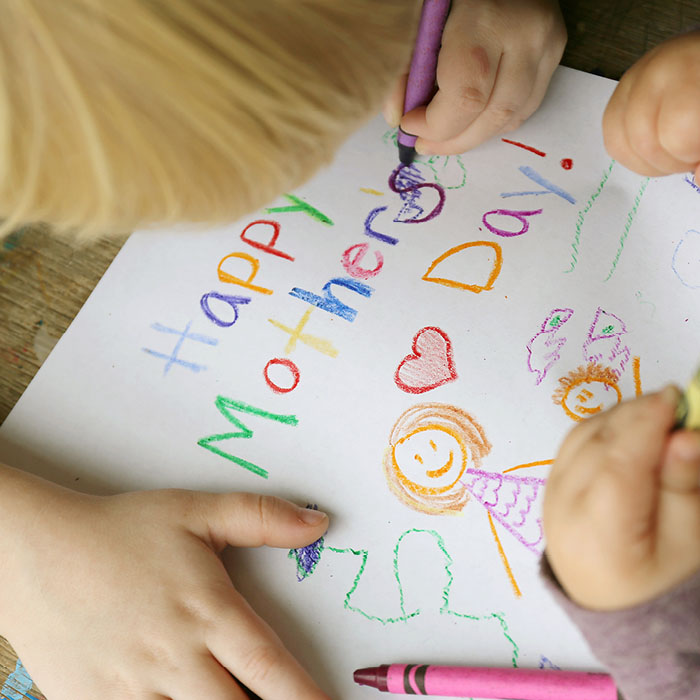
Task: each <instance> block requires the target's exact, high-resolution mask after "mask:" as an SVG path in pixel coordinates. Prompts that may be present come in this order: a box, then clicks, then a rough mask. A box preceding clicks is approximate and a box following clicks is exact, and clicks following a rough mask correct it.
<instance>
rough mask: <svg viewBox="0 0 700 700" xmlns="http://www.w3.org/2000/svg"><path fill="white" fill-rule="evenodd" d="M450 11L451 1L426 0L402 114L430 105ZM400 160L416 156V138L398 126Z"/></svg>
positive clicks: (411, 158) (410, 161) (406, 161)
mask: <svg viewBox="0 0 700 700" xmlns="http://www.w3.org/2000/svg"><path fill="white" fill-rule="evenodd" d="M449 11H450V0H423V9H422V11H421V16H420V24H419V25H418V36H417V37H416V45H415V47H414V49H413V58H412V59H411V69H410V70H409V72H408V82H407V84H406V97H405V98H404V102H403V113H404V114H406V112H410V111H411V110H412V109H415V108H416V107H420V106H422V105H426V104H428V102H429V101H430V98H431V97H432V96H433V91H434V90H435V71H436V69H437V60H438V52H439V51H440V41H441V40H442V30H443V29H444V28H445V21H446V20H447V15H448V13H449ZM398 144H399V160H400V161H401V162H402V163H403V164H404V165H410V164H411V163H413V159H414V158H415V156H416V151H415V148H414V146H415V145H416V137H415V136H413V135H412V134H407V133H406V132H405V131H402V130H401V129H399V137H398Z"/></svg>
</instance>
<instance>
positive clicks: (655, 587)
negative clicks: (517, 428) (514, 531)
mask: <svg viewBox="0 0 700 700" xmlns="http://www.w3.org/2000/svg"><path fill="white" fill-rule="evenodd" d="M679 399H680V394H679V392H678V390H677V389H675V388H674V387H668V388H666V389H664V390H663V391H662V392H659V393H656V394H650V395H647V396H642V397H640V398H638V399H635V400H633V401H629V402H625V403H621V404H619V405H617V406H616V407H615V408H613V409H611V410H609V411H606V412H604V413H599V414H597V415H596V416H594V417H592V418H589V419H588V420H586V421H584V422H583V423H580V424H579V425H578V426H577V427H576V428H574V429H573V430H572V431H571V433H570V434H569V436H568V437H567V438H566V440H565V441H564V443H563V445H562V447H561V450H560V452H559V455H558V456H557V459H556V460H555V462H554V466H553V468H552V472H551V474H550V477H549V480H548V484H547V490H546V492H545V501H544V527H545V535H546V539H547V557H548V560H549V563H550V565H551V567H552V569H553V571H554V573H555V574H556V576H557V578H558V580H559V582H560V584H561V585H562V587H563V588H564V590H565V591H566V592H567V593H568V595H569V597H570V598H571V599H572V600H574V601H575V602H576V603H578V604H579V605H581V606H583V607H585V608H590V609H592V610H615V609H622V608H627V607H631V606H633V605H637V604H640V603H644V602H646V601H648V600H651V599H653V598H655V597H657V596H659V595H660V594H662V593H664V592H666V591H668V590H669V589H671V588H673V587H674V586H676V585H678V584H680V583H681V582H683V581H685V580H686V579H688V578H689V577H690V576H691V575H692V574H693V573H695V572H696V571H697V570H698V569H700V432H697V431H692V430H685V429H680V430H675V431H674V430H673V429H674V426H675V421H676V408H677V405H678V402H679Z"/></svg>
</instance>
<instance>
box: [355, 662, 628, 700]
mask: <svg viewBox="0 0 700 700" xmlns="http://www.w3.org/2000/svg"><path fill="white" fill-rule="evenodd" d="M353 678H354V680H355V683H357V684H359V685H367V686H370V687H372V688H376V689H377V690H381V691H383V692H385V693H399V694H401V695H445V696H448V697H453V698H470V697H474V698H500V699H501V700H510V699H516V698H517V700H617V688H616V687H615V682H614V681H613V679H612V678H611V677H610V676H608V675H607V674H605V673H586V672H581V671H554V670H539V669H526V668H482V667H472V668H466V667H462V666H428V665H423V666H419V665H417V664H391V665H390V666H376V667H373V668H360V669H358V670H357V671H355V673H354V674H353Z"/></svg>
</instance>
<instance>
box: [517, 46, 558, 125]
mask: <svg viewBox="0 0 700 700" xmlns="http://www.w3.org/2000/svg"><path fill="white" fill-rule="evenodd" d="M559 58H561V54H560V53H558V54H556V60H555V58H554V57H552V56H545V57H544V58H543V59H542V60H541V61H540V64H539V66H538V67H537V72H536V75H535V81H534V84H533V86H532V92H531V93H530V97H528V99H527V102H525V105H524V106H523V108H522V111H521V113H520V115H519V121H518V123H515V124H512V125H511V126H512V128H514V129H517V128H518V127H519V126H520V124H522V122H524V121H525V120H526V119H529V118H530V117H531V116H532V115H533V114H534V113H535V112H536V111H537V108H538V107H539V106H540V105H541V104H542V100H543V99H544V96H545V95H546V94H547V88H548V87H549V82H550V80H551V79H552V73H554V69H555V68H556V67H557V65H558V64H559Z"/></svg>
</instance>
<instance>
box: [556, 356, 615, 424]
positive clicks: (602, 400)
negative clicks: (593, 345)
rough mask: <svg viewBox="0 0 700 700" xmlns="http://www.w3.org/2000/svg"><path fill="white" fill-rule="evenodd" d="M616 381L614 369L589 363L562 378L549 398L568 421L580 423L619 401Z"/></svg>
mask: <svg viewBox="0 0 700 700" xmlns="http://www.w3.org/2000/svg"><path fill="white" fill-rule="evenodd" d="M617 382H618V378H617V375H616V374H615V372H613V370H611V369H610V368H609V367H603V366H601V365H598V364H596V363H594V362H592V363H591V364H589V365H586V366H581V367H578V368H577V369H575V370H574V371H573V372H570V373H569V374H567V375H566V377H562V378H561V379H560V380H559V387H558V388H557V390H556V391H555V392H554V394H553V395H552V399H553V400H554V403H556V404H559V405H560V406H561V407H562V408H563V409H564V412H565V413H566V415H567V416H569V418H571V419H572V420H575V421H581V420H583V419H584V418H588V417H589V416H592V415H595V414H596V413H599V412H600V411H603V410H604V409H606V408H610V407H611V406H614V405H615V404H617V403H620V401H622V393H621V392H620V389H619V387H618V386H617Z"/></svg>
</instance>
